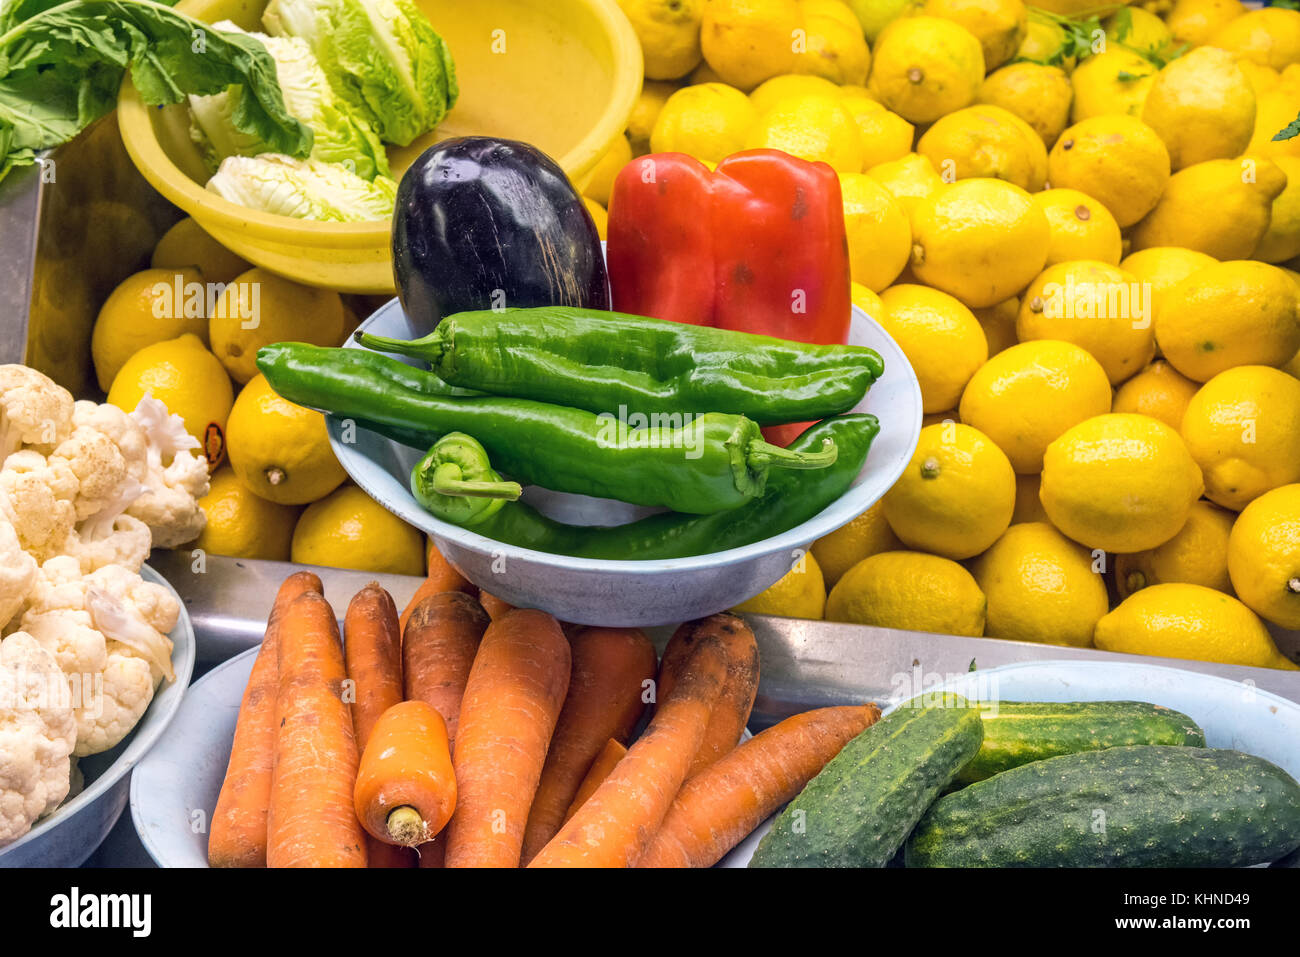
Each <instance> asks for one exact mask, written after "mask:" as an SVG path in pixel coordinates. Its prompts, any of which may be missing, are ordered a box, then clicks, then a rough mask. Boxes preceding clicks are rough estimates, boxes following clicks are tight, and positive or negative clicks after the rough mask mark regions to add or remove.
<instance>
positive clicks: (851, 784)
mask: <svg viewBox="0 0 1300 957" xmlns="http://www.w3.org/2000/svg"><path fill="white" fill-rule="evenodd" d="M983 735H984V727H983V724H982V722H981V721H980V716H979V709H977V708H975V707H973V706H972V705H971V704H970V703H969V702H968V701H966V699H965V698H961V697H958V696H957V695H952V694H945V695H938V694H930V695H924V696H922V698H914V699H913V700H912V701H909V702H906V703H904V704H902V705H900V706H899V707H898V709H897V710H895V711H893V712H892V713H890V714H889V716H888V717H885V718H882V719H881V720H880V721H877V722H876V723H875V724H874V725H872V726H871V727H870V728H867V730H865V731H863V732H862V733H861V734H859V735H858V736H857V737H856V738H854V739H853V740H852V741H850V742H849V743H848V744H846V745H845V746H844V748H843V750H841V751H840V753H839V754H838V755H836V756H835V757H834V758H833V759H832V760H831V761H830V762H829V763H828V764H827V765H826V767H824V768H823V769H822V771H821V773H820V774H818V775H817V776H816V777H815V778H813V779H812V780H811V781H809V782H808V785H807V786H806V787H805V788H804V789H803V791H802V792H800V794H799V796H798V797H796V798H795V799H794V800H793V801H791V802H790V804H789V805H787V806H786V808H785V810H784V811H782V812H781V814H780V816H778V817H777V819H776V821H774V822H773V824H772V829H771V830H770V831H768V833H767V834H766V835H764V836H763V839H762V840H761V841H760V842H759V844H758V849H757V850H756V851H755V852H754V856H753V858H752V859H751V860H750V862H749V866H750V867H884V866H885V865H886V864H888V863H889V860H890V858H892V857H893V856H894V854H895V853H896V852H897V851H898V849H899V848H900V847H902V845H903V841H904V840H906V838H907V835H908V832H909V831H911V830H912V828H913V827H914V826H915V824H916V822H917V821H918V820H919V819H920V817H921V815H922V814H924V813H925V810H926V808H928V807H929V806H930V804H931V803H932V802H933V801H934V799H935V797H936V796H937V795H938V793H939V792H940V791H941V790H942V789H943V788H944V787H946V786H947V785H948V784H949V783H950V782H951V781H952V780H953V778H954V776H955V775H956V774H957V772H958V771H959V770H960V769H961V768H962V766H963V765H965V764H966V763H967V762H968V761H970V759H971V758H973V757H974V756H975V753H976V752H977V751H978V750H979V747H980V741H981V739H982V738H983Z"/></svg>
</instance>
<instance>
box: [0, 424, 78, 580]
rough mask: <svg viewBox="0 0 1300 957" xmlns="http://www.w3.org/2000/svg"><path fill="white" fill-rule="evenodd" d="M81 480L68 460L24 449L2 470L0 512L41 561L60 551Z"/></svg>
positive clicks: (74, 515)
mask: <svg viewBox="0 0 1300 957" xmlns="http://www.w3.org/2000/svg"><path fill="white" fill-rule="evenodd" d="M80 484H81V483H80V482H79V481H78V479H77V476H76V474H75V473H74V472H73V471H72V469H71V468H70V467H69V466H68V463H67V462H66V461H65V460H63V459H60V458H57V457H54V456H51V457H50V458H48V459H47V458H46V457H45V456H44V455H42V454H41V453H40V452H36V451H34V450H31V449H24V450H23V451H21V452H15V453H14V454H12V455H10V456H9V457H8V458H7V459H6V460H5V463H4V468H3V470H0V514H3V515H4V517H5V518H7V519H8V520H9V521H10V522H12V523H13V526H14V531H16V532H17V533H18V540H19V541H20V542H21V543H22V546H23V550H24V551H27V552H30V553H31V554H32V556H33V557H34V558H35V559H36V560H37V561H38V562H40V561H44V560H45V559H47V558H50V557H51V556H53V555H57V554H59V553H60V552H61V551H62V549H63V543H64V541H65V540H66V539H67V537H68V535H69V534H70V533H71V532H72V527H73V524H74V523H75V522H76V519H77V512H76V506H75V501H76V497H77V491H78V488H79V487H80Z"/></svg>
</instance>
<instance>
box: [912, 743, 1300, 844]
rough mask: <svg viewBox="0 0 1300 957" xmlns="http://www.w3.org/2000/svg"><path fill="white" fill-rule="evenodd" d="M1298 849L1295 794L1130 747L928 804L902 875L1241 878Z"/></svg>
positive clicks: (1243, 760) (1151, 748) (1161, 750)
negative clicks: (1178, 872) (1117, 871)
mask: <svg viewBox="0 0 1300 957" xmlns="http://www.w3.org/2000/svg"><path fill="white" fill-rule="evenodd" d="M1297 846H1300V784H1297V783H1296V781H1295V779H1294V778H1292V777H1291V776H1290V775H1289V774H1287V773H1286V772H1285V771H1283V770H1282V769H1281V768H1279V767H1277V766H1276V765H1274V764H1271V763H1270V762H1268V761H1265V760H1264V759H1263V758H1257V757H1255V756H1253V755H1249V754H1243V753H1241V752H1240V751H1229V750H1220V749H1215V748H1187V747H1177V746H1170V745H1138V746H1134V747H1121V748H1110V749H1108V750H1105V751H1084V752H1080V753H1078V754H1067V755H1062V756H1061V757H1056V758H1047V759H1045V760H1042V761H1034V762H1032V763H1030V764H1025V765H1021V766H1020V767H1018V768H1012V769H1011V770H1010V771H1003V772H1002V773H1001V774H995V775H994V776H993V777H991V778H988V779H986V780H984V781H979V782H976V783H975V784H972V785H970V786H969V787H967V788H963V789H962V790H960V791H957V792H955V793H953V794H950V795H948V796H947V797H944V798H941V799H939V800H938V801H937V802H935V804H934V806H933V807H931V808H930V810H929V811H927V812H926V814H925V816H924V817H923V818H922V819H921V822H920V823H919V824H918V825H917V826H916V830H915V831H913V832H912V836H911V837H910V838H909V839H908V841H907V848H906V862H907V866H908V867H1240V866H1245V865H1250V864H1262V863H1266V862H1268V861H1273V860H1277V859H1278V858H1280V857H1283V856H1284V855H1286V854H1288V853H1290V852H1291V851H1292V850H1294V849H1295V848H1296V847H1297Z"/></svg>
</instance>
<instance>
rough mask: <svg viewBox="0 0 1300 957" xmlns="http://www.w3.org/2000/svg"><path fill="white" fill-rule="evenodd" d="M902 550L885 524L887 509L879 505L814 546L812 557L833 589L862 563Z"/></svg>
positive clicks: (829, 586)
mask: <svg viewBox="0 0 1300 957" xmlns="http://www.w3.org/2000/svg"><path fill="white" fill-rule="evenodd" d="M902 547H903V543H902V542H900V541H899V540H898V536H897V535H895V534H894V530H893V529H892V528H890V527H889V522H888V521H886V520H885V507H884V505H882V504H881V503H880V502H877V503H876V504H875V505H873V506H871V508H869V509H867V510H866V511H865V512H863V513H862V514H861V515H859V516H858V517H857V518H855V519H854V520H853V521H851V522H849V523H848V524H847V525H842V526H840V527H839V528H837V529H836V530H835V531H833V532H831V533H830V534H829V535H824V536H822V537H821V538H819V539H817V541H815V542H813V544H812V553H813V557H814V558H816V559H817V563H818V564H819V565H820V566H821V570H822V576H823V577H824V578H825V580H826V587H827V588H833V587H834V586H835V583H836V582H838V581H839V580H840V579H841V578H842V577H843V576H844V573H845V572H847V571H848V570H849V569H850V568H852V567H853V566H854V565H856V564H857V563H858V562H860V561H862V559H864V558H869V557H870V556H872V555H875V554H878V553H879V552H892V551H894V550H895V549H899V548H902Z"/></svg>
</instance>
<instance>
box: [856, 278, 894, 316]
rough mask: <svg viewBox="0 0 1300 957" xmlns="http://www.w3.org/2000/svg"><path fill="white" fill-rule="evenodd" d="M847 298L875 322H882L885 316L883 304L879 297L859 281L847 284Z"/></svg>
mask: <svg viewBox="0 0 1300 957" xmlns="http://www.w3.org/2000/svg"><path fill="white" fill-rule="evenodd" d="M849 298H851V299H852V300H853V305H855V306H857V307H858V308H859V309H861V310H862V311H863V312H865V313H866V314H867V315H868V316H870V317H871V318H872V319H874V320H876V322H883V321H884V318H885V304H884V303H883V302H881V301H880V297H879V296H878V295H876V293H874V292H872V291H871V290H870V289H868V288H867V287H866V286H864V285H862V283H860V282H854V283H850V284H849Z"/></svg>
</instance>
